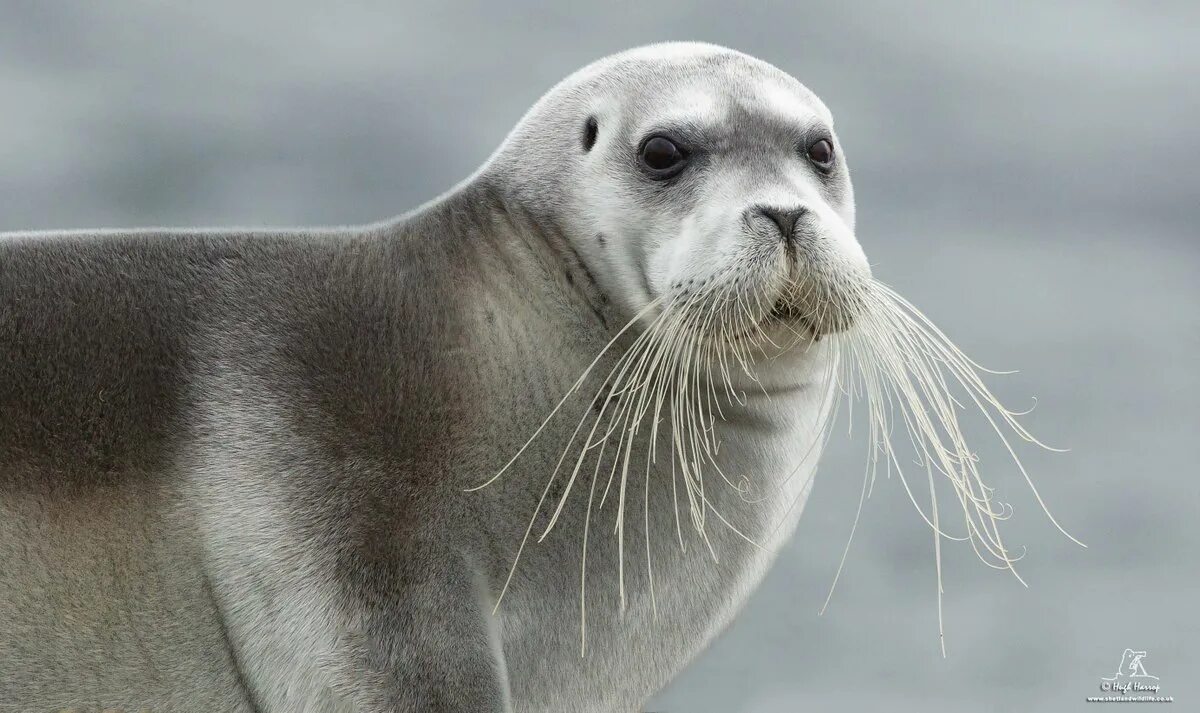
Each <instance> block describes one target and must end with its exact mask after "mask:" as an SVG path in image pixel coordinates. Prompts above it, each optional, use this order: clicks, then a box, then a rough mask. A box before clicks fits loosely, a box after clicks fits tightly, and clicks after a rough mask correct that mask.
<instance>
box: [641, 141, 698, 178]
mask: <svg viewBox="0 0 1200 713" xmlns="http://www.w3.org/2000/svg"><path fill="white" fill-rule="evenodd" d="M641 161H642V165H643V166H645V167H646V169H647V171H649V173H650V176H651V177H652V178H654V179H656V180H662V179H664V178H671V177H672V176H674V175H675V174H677V173H679V172H680V171H681V170H683V165H684V163H685V162H686V161H687V154H686V153H684V151H683V149H681V148H679V147H678V146H676V145H675V142H674V141H672V140H670V139H668V138H667V137H665V136H651V137H650V138H649V139H646V141H645V143H643V144H642V152H641Z"/></svg>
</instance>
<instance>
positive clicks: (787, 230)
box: [755, 205, 806, 243]
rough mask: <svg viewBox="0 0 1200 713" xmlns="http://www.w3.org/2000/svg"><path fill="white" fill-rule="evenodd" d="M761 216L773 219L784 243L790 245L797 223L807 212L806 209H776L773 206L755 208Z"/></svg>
mask: <svg viewBox="0 0 1200 713" xmlns="http://www.w3.org/2000/svg"><path fill="white" fill-rule="evenodd" d="M755 211H757V212H758V213H759V214H760V215H763V216H766V217H767V218H770V219H771V222H772V223H774V224H775V225H776V226H777V227H778V228H779V235H780V237H782V238H783V240H784V242H788V243H790V242H791V241H792V235H793V234H794V233H795V232H796V221H798V220H800V217H801V216H802V215H804V213H805V212H806V211H805V209H804V208H799V207H797V208H775V207H772V206H765V205H760V206H756V207H755Z"/></svg>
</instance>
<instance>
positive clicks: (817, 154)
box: [808, 139, 833, 170]
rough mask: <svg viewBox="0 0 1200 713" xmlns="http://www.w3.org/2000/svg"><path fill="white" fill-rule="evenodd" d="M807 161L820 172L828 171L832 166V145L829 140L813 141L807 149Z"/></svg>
mask: <svg viewBox="0 0 1200 713" xmlns="http://www.w3.org/2000/svg"><path fill="white" fill-rule="evenodd" d="M808 160H809V161H812V162H813V163H815V164H816V165H817V167H818V168H820V169H822V170H828V169H829V167H830V166H832V165H833V144H831V143H829V139H821V140H819V141H814V142H813V143H812V145H810V146H809V147H808Z"/></svg>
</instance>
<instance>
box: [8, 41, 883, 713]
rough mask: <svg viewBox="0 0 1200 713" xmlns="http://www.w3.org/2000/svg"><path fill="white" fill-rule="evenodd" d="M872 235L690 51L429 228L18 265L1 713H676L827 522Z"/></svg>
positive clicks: (549, 140)
mask: <svg viewBox="0 0 1200 713" xmlns="http://www.w3.org/2000/svg"><path fill="white" fill-rule="evenodd" d="M854 217H855V216H854V199H853V192H852V188H851V183H850V176H849V172H848V169H847V166H846V162H845V157H844V154H843V152H842V148H841V145H840V143H839V141H838V139H837V136H836V134H835V132H834V130H833V122H832V118H831V115H830V112H829V110H828V109H827V108H826V107H825V105H824V104H822V102H821V101H820V100H819V99H818V98H817V97H816V96H815V95H814V94H813V93H812V92H811V91H809V90H808V89H806V88H805V87H804V86H803V85H801V84H800V83H799V82H798V81H797V80H795V79H794V78H792V77H791V76H789V75H788V74H786V73H784V72H783V71H781V70H779V69H777V68H775V67H773V66H771V65H769V64H767V63H765V62H762V61H759V60H757V59H754V58H751V57H749V56H747V55H744V54H741V53H738V52H735V51H732V50H729V49H725V48H721V47H716V46H712V45H704V44H690V43H688V44H663V45H654V46H649V47H644V48H640V49H636V50H632V51H628V52H625V53H621V54H617V55H614V56H611V57H608V58H606V59H603V60H601V61H599V62H597V63H595V64H592V65H590V66H588V67H586V68H584V69H582V70H580V71H579V72H577V73H575V74H573V75H571V76H570V77H568V78H567V79H565V80H564V81H562V82H561V83H560V84H558V85H557V86H555V87H554V88H553V89H552V90H551V91H550V92H549V93H547V94H546V95H545V96H544V97H542V99H541V100H539V101H538V102H537V103H536V104H535V105H534V106H533V107H532V109H530V111H529V112H528V113H527V114H526V116H525V117H524V118H523V119H522V120H521V121H520V123H519V124H518V125H517V126H516V128H515V129H514V130H513V131H512V133H511V134H510V135H509V136H508V137H507V138H506V140H505V141H504V142H503V143H502V145H501V146H500V147H499V149H498V150H497V151H496V152H495V153H494V154H493V156H492V157H491V158H490V159H489V160H488V161H487V162H486V164H485V165H484V166H483V167H482V168H480V169H479V170H478V171H477V172H476V173H475V174H473V175H472V176H471V177H469V178H468V179H467V180H465V181H464V182H462V183H461V184H459V185H458V186H457V187H455V188H454V189H452V190H451V191H450V192H448V193H446V194H445V195H443V196H441V197H439V198H437V199H435V200H433V201H431V202H429V203H428V204H426V205H424V206H421V207H420V208H418V209H416V210H414V211H412V212H410V213H407V214H405V215H403V216H401V217H399V218H397V219H394V220H390V221H386V222H382V223H378V224H373V225H367V226H362V227H352V228H334V229H319V230H303V231H297V230H278V231H267V230H260V231H249V230H222V231H211V230H165V229H161V230H160V229H153V230H136V231H103V232H68V233H11V234H7V235H4V236H3V238H2V239H0V306H2V311H0V344H2V345H3V349H4V353H5V358H4V359H3V360H2V361H0V561H3V563H4V566H3V567H0V701H3V702H5V703H14V702H15V703H17V704H18V705H20V706H21V707H23V708H30V709H51V708H68V707H79V706H84V707H86V706H95V707H98V708H100V707H102V708H118V709H123V710H142V709H149V710H206V711H207V710H222V711H314V712H323V711H350V710H354V711H368V712H376V711H378V712H382V711H417V710H419V711H472V712H476V711H522V712H532V711H559V712H561V711H632V710H640V706H641V705H642V704H643V702H644V701H645V700H647V699H648V698H649V697H650V696H651V695H653V694H654V693H655V692H656V691H657V690H658V689H660V688H661V687H662V686H663V685H664V684H665V683H666V682H668V681H669V680H670V679H671V678H672V676H673V675H674V674H675V673H676V672H678V671H679V670H680V669H681V668H682V667H683V666H684V665H685V664H686V663H687V662H688V661H689V660H690V659H692V658H693V657H694V656H695V655H696V653H697V652H699V651H700V650H702V649H703V648H704V647H705V645H706V644H707V643H708V642H709V641H710V640H711V639H712V638H713V637H714V635H715V634H716V633H718V632H719V631H720V630H721V629H722V627H723V626H724V625H725V624H726V623H727V622H728V621H729V620H730V619H731V618H732V617H733V615H734V614H735V613H736V611H737V610H738V609H739V607H740V606H741V605H742V603H743V602H744V601H745V599H746V597H747V596H748V594H749V593H750V591H751V590H752V589H753V588H754V586H755V585H756V584H757V583H758V582H759V580H760V579H761V577H762V576H763V574H764V572H765V570H766V568H767V567H768V565H769V563H770V561H771V559H772V557H773V556H774V554H775V552H776V551H777V549H778V548H779V546H780V544H781V543H782V542H783V541H784V540H785V539H786V538H787V537H788V535H789V534H790V533H791V532H792V530H793V527H794V525H795V523H796V521H797V518H798V517H799V514H800V512H801V510H802V508H803V504H804V500H805V499H806V497H807V493H808V491H809V488H810V487H811V484H812V477H813V470H814V465H815V462H816V455H817V454H818V453H819V451H820V448H821V443H822V434H823V433H824V430H823V424H824V423H825V422H826V420H827V418H828V415H829V412H830V405H831V403H832V402H833V398H832V395H833V392H834V386H833V383H834V382H833V380H831V379H830V378H828V374H829V371H830V369H831V368H832V367H831V363H832V361H831V360H832V346H831V345H832V344H833V343H834V342H835V341H836V340H835V339H834V338H832V337H831V335H833V336H836V335H837V334H838V333H841V332H844V331H845V330H846V329H847V328H849V327H850V326H851V325H852V324H853V323H854V321H855V319H856V316H857V314H858V313H859V312H860V311H861V310H860V306H861V305H860V302H861V300H860V299H859V297H860V296H861V294H862V286H863V285H865V284H867V282H868V281H869V279H870V269H869V267H868V265H867V262H866V259H865V257H864V254H863V251H862V250H861V248H860V247H859V244H858V242H857V240H856V238H855V232H854ZM827 336H828V337H831V338H828V339H824V338H823V337H827ZM697 365H703V368H700V367H699V366H697ZM581 374H582V375H583V376H582V377H581V376H580V375H581ZM563 394H566V396H565V397H564V396H563ZM570 414H575V415H576V416H580V417H581V418H582V420H578V421H577V420H576V419H575V418H574V417H571V416H570ZM588 419H591V420H588ZM580 424H582V425H583V427H582V428H581V427H580ZM531 435H533V436H536V437H533V438H531ZM522 444H524V445H522ZM564 463H565V465H564ZM484 486H486V487H484Z"/></svg>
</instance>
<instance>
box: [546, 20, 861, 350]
mask: <svg viewBox="0 0 1200 713" xmlns="http://www.w3.org/2000/svg"><path fill="white" fill-rule="evenodd" d="M543 104H548V105H549V106H545V107H541V112H539V110H538V108H535V110H534V112H533V113H532V116H531V119H527V122H530V121H532V122H533V123H535V124H540V125H541V128H540V129H539V132H540V133H542V134H543V136H542V138H543V139H545V138H546V136H545V135H544V134H545V133H549V132H551V131H555V130H557V131H558V132H559V133H560V135H559V136H558V137H557V142H556V143H560V142H562V141H565V140H569V141H571V142H572V144H573V145H571V146H568V147H565V148H564V147H562V146H560V147H559V148H560V149H561V150H569V151H571V152H573V153H575V154H578V160H577V161H574V160H573V161H571V164H572V166H571V170H570V171H569V172H566V174H565V175H564V173H563V172H561V171H560V172H559V173H558V174H557V175H556V177H555V180H556V181H559V182H560V186H559V187H558V188H556V189H553V190H555V191H556V192H557V191H561V190H563V189H564V188H565V189H566V191H567V195H566V196H562V197H561V198H562V199H563V200H565V201H566V202H568V204H569V208H570V209H569V210H566V211H558V212H559V213H560V214H562V215H565V216H566V217H565V218H561V219H563V220H564V221H565V222H567V223H569V224H570V225H569V226H568V227H569V232H570V234H571V235H572V238H573V240H574V241H575V243H576V248H577V249H578V250H580V251H581V252H582V253H583V254H584V255H585V257H586V259H587V260H588V261H589V262H590V263H592V264H593V265H596V264H600V265H603V266H604V267H603V268H602V269H600V270H597V272H598V273H599V279H601V282H602V283H607V284H606V285H605V287H606V288H607V289H608V290H609V291H610V293H612V294H613V295H614V296H615V297H616V298H617V299H618V300H619V301H621V302H623V307H624V308H625V309H627V310H629V311H630V312H631V313H637V312H639V311H641V310H642V309H643V308H645V306H646V305H648V304H650V303H651V302H654V301H659V302H660V303H661V304H662V305H663V306H667V305H669V304H672V303H679V302H684V301H688V300H692V299H694V298H696V296H697V295H701V296H702V297H704V298H705V299H707V300H708V301H709V302H710V303H711V304H713V305H716V304H718V303H720V304H725V305H732V306H734V307H736V309H737V311H738V316H737V319H738V320H739V321H740V322H744V323H745V324H743V325H742V326H743V327H753V328H755V329H770V328H787V329H791V330H793V331H805V330H797V328H796V326H795V325H796V324H803V325H804V326H805V327H807V328H808V330H807V333H808V334H811V335H816V336H818V337H819V336H820V335H822V334H824V333H828V332H833V331H839V330H841V329H844V328H845V327H847V326H848V325H849V324H850V322H851V321H852V319H853V315H854V305H855V304H856V300H855V291H856V289H857V286H858V285H860V284H861V283H862V282H863V281H864V280H866V279H867V278H868V277H869V274H870V271H869V268H868V266H867V262H866V258H865V256H864V255H863V252H862V250H861V249H860V247H859V245H858V242H857V240H856V239H855V237H854V198H853V191H852V188H851V185H850V175H849V170H848V168H847V166H846V161H845V158H844V156H843V154H842V149H841V146H840V144H839V142H838V139H837V136H836V134H835V133H834V131H833V122H832V118H831V116H830V113H829V111H828V109H826V107H825V106H824V104H822V102H821V101H820V100H819V99H818V98H817V97H816V96H815V95H814V94H813V93H812V92H810V91H809V90H808V89H806V88H805V87H804V86H803V85H801V84H800V83H799V82H798V81H796V80H795V79H794V78H792V77H791V76H789V75H787V74H785V73H784V72H782V71H780V70H778V69H776V68H774V67H772V66H771V65H768V64H766V63H764V62H761V61H759V60H756V59H753V58H751V57H748V56H746V55H743V54H740V53H737V52H733V51H730V50H725V49H722V48H718V47H713V46H709V45H693V44H683V45H676V44H671V45H656V46H652V47H648V48H643V49H640V50H634V51H632V52H628V53H625V54H621V55H616V56H615V57H612V58H609V59H607V60H604V61H602V62H600V63H598V64H597V65H593V66H592V67H589V68H585V69H584V70H582V71H581V72H579V73H578V74H576V75H574V76H573V77H571V78H569V79H568V80H566V81H565V82H564V83H563V84H562V85H560V86H559V87H558V88H556V89H555V90H554V91H552V92H551V93H550V94H549V95H547V98H546V99H544V100H543ZM539 113H541V114H542V115H543V116H540V117H539V116H538V114H539ZM546 115H548V116H546ZM549 117H552V118H553V121H552V122H551V121H549V120H548V119H549ZM549 124H553V126H549ZM564 132H565V133H566V136H569V139H567V138H565V137H564V136H563V135H562V133H564ZM543 146H544V144H543ZM546 160H547V161H548V162H549V163H550V164H551V165H556V166H559V167H561V165H562V161H561V160H558V161H555V160H554V159H551V158H549V157H547V159H546ZM734 331H744V330H741V329H739V330H734Z"/></svg>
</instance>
